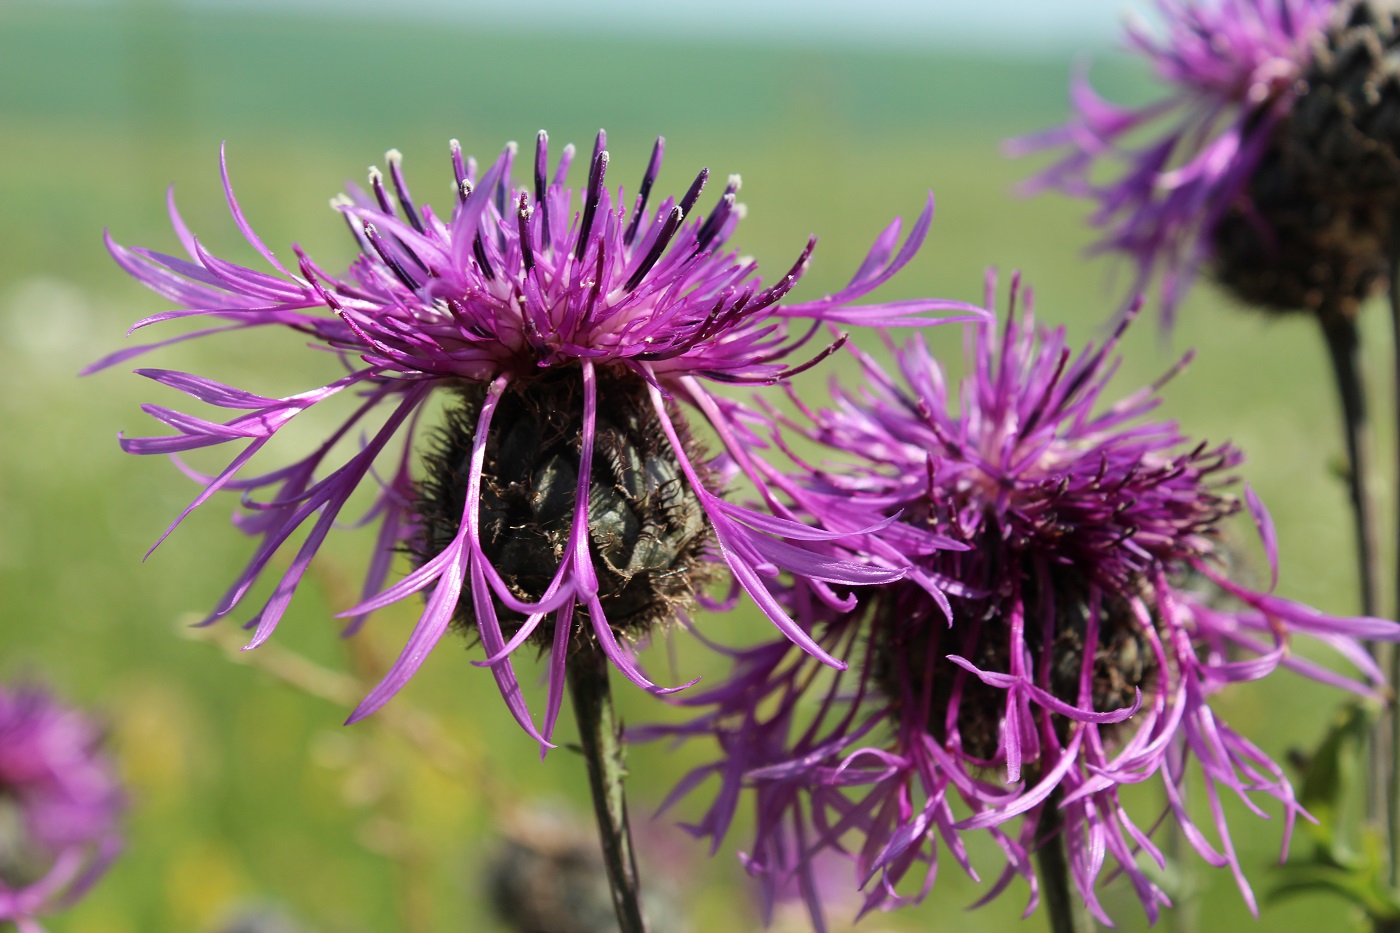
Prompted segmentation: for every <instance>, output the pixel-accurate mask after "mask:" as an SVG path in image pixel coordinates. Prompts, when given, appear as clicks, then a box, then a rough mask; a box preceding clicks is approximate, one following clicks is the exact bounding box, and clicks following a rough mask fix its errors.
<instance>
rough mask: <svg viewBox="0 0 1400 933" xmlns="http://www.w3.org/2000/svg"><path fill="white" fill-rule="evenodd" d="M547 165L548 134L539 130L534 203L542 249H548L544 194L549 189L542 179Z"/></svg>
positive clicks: (547, 209)
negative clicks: (538, 220)
mask: <svg viewBox="0 0 1400 933" xmlns="http://www.w3.org/2000/svg"><path fill="white" fill-rule="evenodd" d="M548 167H549V134H548V133H546V132H545V131H544V130H540V134H539V135H538V136H536V137H535V203H536V204H538V205H539V211H540V246H541V247H542V248H544V249H549V208H548V205H547V204H546V203H545V194H546V193H547V192H548V191H549V189H548V188H547V187H546V186H545V179H544V173H545V169H547V168H548ZM523 235H524V234H522V236H523Z"/></svg>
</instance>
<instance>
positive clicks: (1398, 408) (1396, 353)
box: [1376, 218, 1400, 931]
mask: <svg viewBox="0 0 1400 933" xmlns="http://www.w3.org/2000/svg"><path fill="white" fill-rule="evenodd" d="M1397 223H1400V218H1395V219H1393V220H1392V221H1391V224H1392V226H1394V225H1395V224H1397ZM1392 236H1393V235H1392ZM1393 239H1394V242H1393V243H1392V245H1391V265H1390V333H1391V340H1392V346H1391V349H1392V352H1391V365H1392V367H1393V378H1394V380H1395V382H1394V386H1395V400H1394V403H1393V404H1394V410H1393V412H1392V415H1393V416H1394V417H1395V419H1396V426H1397V428H1400V281H1397V278H1400V237H1393ZM1395 440H1396V443H1397V444H1400V433H1398V434H1397V435H1396V438H1395ZM1395 465H1396V471H1397V474H1396V481H1395V486H1394V488H1393V490H1392V492H1393V493H1394V494H1395V496H1396V497H1397V498H1400V449H1398V451H1397V456H1396V464H1395ZM1396 520H1397V527H1396V538H1395V547H1396V554H1395V559H1396V568H1395V573H1396V586H1397V588H1396V591H1395V592H1396V599H1397V600H1400V511H1398V512H1397V513H1396ZM1386 651H1387V652H1388V656H1389V662H1390V663H1389V665H1388V667H1389V670H1388V672H1387V673H1388V674H1389V676H1390V689H1391V690H1396V689H1397V686H1398V685H1400V679H1397V677H1400V647H1397V646H1396V645H1394V644H1391V645H1388V646H1386ZM1387 723H1388V724H1389V726H1390V729H1389V732H1388V733H1387V732H1386V729H1385V724H1387ZM1376 736H1377V739H1378V740H1379V739H1380V738H1381V737H1382V736H1384V737H1385V738H1388V739H1389V742H1390V746H1389V748H1387V749H1385V751H1386V752H1387V753H1388V754H1386V755H1385V756H1384V764H1385V765H1386V769H1385V771H1386V773H1385V784H1384V785H1382V786H1384V787H1385V789H1386V809H1385V818H1386V820H1385V841H1386V854H1387V856H1388V857H1389V860H1390V876H1389V877H1390V887H1391V890H1392V892H1393V891H1395V890H1396V889H1400V714H1398V713H1397V711H1396V709H1395V700H1394V699H1393V698H1392V700H1391V702H1390V708H1389V709H1388V710H1387V711H1386V714H1385V715H1383V716H1381V717H1380V718H1379V725H1378V726H1377V729H1376ZM1381 928H1382V927H1381V925H1380V924H1379V923H1378V924H1377V925H1376V929H1377V930H1378V931H1379V930H1381ZM1386 929H1387V930H1388V931H1394V930H1397V929H1400V923H1394V922H1392V923H1391V924H1390V925H1389V926H1388V927H1386Z"/></svg>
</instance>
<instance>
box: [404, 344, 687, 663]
mask: <svg viewBox="0 0 1400 933" xmlns="http://www.w3.org/2000/svg"><path fill="white" fill-rule="evenodd" d="M597 387H598V415H597V425H596V430H595V433H594V438H593V462H592V470H591V476H590V483H589V494H588V540H589V547H590V552H591V554H592V557H593V568H594V571H595V572H596V574H597V576H598V583H599V596H600V599H601V601H602V604H603V609H604V611H605V612H606V613H607V617H608V620H609V622H610V623H611V625H612V627H613V629H614V632H615V633H616V634H617V635H618V636H619V637H624V638H628V639H632V640H635V639H636V638H639V637H641V636H642V635H644V634H645V633H646V632H647V631H648V630H649V629H650V628H651V626H653V625H654V624H655V623H657V622H659V621H661V620H663V619H665V618H669V617H670V616H671V615H672V614H673V612H674V609H675V607H676V606H677V605H678V604H685V603H687V602H688V601H690V600H691V599H692V598H693V596H694V594H695V593H696V592H697V591H698V590H700V589H703V587H704V586H705V585H706V583H707V582H708V580H709V570H708V564H707V563H706V561H705V559H704V558H705V553H706V550H707V548H708V547H709V542H710V534H709V526H708V523H707V521H706V519H705V515H704V512H703V511H702V509H701V506H700V501H699V498H698V497H697V496H696V494H695V491H694V490H693V489H692V488H691V486H690V484H689V483H688V482H687V481H686V479H685V476H684V474H683V473H682V471H681V467H680V464H679V462H678V460H677V459H676V455H675V452H674V451H673V450H672V449H671V446H670V444H669V443H668V442H667V440H666V438H665V435H664V433H663V432H662V430H661V426H660V420H659V418H658V416H657V414H656V412H655V410H654V409H653V408H652V407H651V403H650V399H649V396H648V393H647V386H646V383H645V382H644V381H643V380H642V379H641V378H640V377H639V376H636V375H635V374H632V373H630V372H628V371H625V370H622V371H613V370H606V369H604V370H599V371H598V380H597ZM485 395H486V393H485V390H484V389H483V388H482V387H479V386H467V387H463V388H462V389H461V390H459V392H458V394H457V397H456V399H455V400H454V402H453V403H452V405H451V406H450V408H449V411H448V413H447V420H446V423H445V425H444V426H443V427H442V429H441V430H439V431H438V433H437V435H436V438H435V442H434V444H433V446H432V448H431V449H430V450H429V451H428V452H427V453H426V454H425V455H424V457H423V464H424V470H425V472H424V478H423V480H422V482H420V483H419V485H418V513H419V519H420V529H421V530H420V535H419V540H418V542H417V544H416V545H415V548H414V551H415V554H416V556H417V558H418V559H419V560H420V561H426V560H428V559H430V558H431V557H432V556H434V555H436V554H438V553H441V551H442V550H443V549H444V548H446V547H447V546H448V544H449V543H450V542H451V541H452V539H453V538H454V537H455V536H456V534H457V530H458V526H459V523H460V519H461V516H462V511H463V505H464V500H465V495H466V487H467V478H468V474H469V469H470V458H471V447H472V439H473V437H474V435H475V433H476V430H477V421H478V417H479V415H480V412H481V406H482V403H483V401H484V400H485ZM672 419H673V421H674V423H675V424H676V425H677V427H682V426H683V422H682V420H681V418H680V416H679V413H678V412H673V413H672ZM582 424H583V389H582V382H581V378H580V373H579V372H578V370H576V369H567V370H562V371H554V372H550V373H546V374H545V375H543V376H539V377H535V378H532V379H522V380H519V381H518V382H516V383H514V384H512V385H511V386H510V387H509V388H507V390H506V392H505V394H504V395H503V396H502V398H501V402H500V405H499V407H498V408H497V410H496V414H495V417H494V419H493V421H492V425H491V430H490V432H489V434H488V436H487V439H486V457H485V465H484V469H483V476H482V483H481V501H480V505H479V508H480V527H481V536H482V542H481V544H482V548H483V550H484V551H485V552H486V555H487V557H488V558H489V559H490V560H491V562H492V564H493V565H494V566H495V568H496V570H497V571H498V572H499V573H500V574H501V577H502V578H503V579H504V580H505V581H506V583H507V585H509V586H510V588H511V591H512V592H513V593H514V595H515V596H516V597H517V598H520V599H524V600H536V599H538V598H539V597H540V596H541V595H542V594H543V593H544V591H545V589H546V588H547V587H548V586H549V583H550V581H551V580H552V579H553V578H554V575H555V572H556V571H557V570H558V567H559V564H560V561H561V560H563V559H564V558H565V552H566V549H567V545H568V540H569V531H570V528H571V527H572V525H573V521H574V510H575V497H576V492H577V484H578V474H579V465H580V459H579V458H580V456H581V454H580V449H581V444H582V438H581V436H580V432H581V429H582ZM682 436H683V437H684V436H685V435H684V433H683V434H682ZM691 453H692V454H693V456H691V461H692V462H693V463H695V464H696V465H697V467H699V466H700V464H701V463H702V462H703V457H702V456H700V454H699V451H698V450H695V451H691ZM496 612H497V614H498V616H499V617H500V619H501V624H502V627H503V629H505V630H506V631H507V632H508V633H509V632H510V631H512V630H514V629H516V628H518V626H519V625H520V624H521V623H522V622H523V621H524V620H523V619H522V618H521V617H520V616H519V615H518V614H517V613H513V612H509V611H507V610H506V609H505V608H504V607H503V606H501V605H500V604H499V602H497V605H496ZM576 612H586V610H584V609H582V608H581V607H580V608H578V609H576ZM456 621H457V623H458V624H459V625H460V626H462V627H464V628H472V627H474V626H475V624H476V618H475V614H474V612H473V609H472V599H471V594H470V593H465V594H464V595H463V598H462V600H461V601H460V602H459V604H458V607H457V615H456ZM579 629H580V631H588V630H589V629H588V626H587V625H580V626H579ZM532 638H533V639H534V640H535V641H536V642H537V643H538V644H540V645H541V646H547V645H549V644H550V643H551V642H552V640H553V628H552V625H551V624H549V623H548V622H546V624H543V625H541V626H540V628H539V629H537V630H536V632H535V634H534V635H533V636H532Z"/></svg>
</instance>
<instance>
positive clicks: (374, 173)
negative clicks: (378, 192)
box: [369, 165, 384, 185]
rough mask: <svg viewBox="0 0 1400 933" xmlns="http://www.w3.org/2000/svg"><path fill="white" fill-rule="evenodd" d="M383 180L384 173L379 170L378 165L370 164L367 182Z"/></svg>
mask: <svg viewBox="0 0 1400 933" xmlns="http://www.w3.org/2000/svg"><path fill="white" fill-rule="evenodd" d="M383 181H384V173H383V172H381V171H380V170H379V166H377V165H371V166H370V167H369V183H370V184H371V185H372V184H375V183H376V182H383Z"/></svg>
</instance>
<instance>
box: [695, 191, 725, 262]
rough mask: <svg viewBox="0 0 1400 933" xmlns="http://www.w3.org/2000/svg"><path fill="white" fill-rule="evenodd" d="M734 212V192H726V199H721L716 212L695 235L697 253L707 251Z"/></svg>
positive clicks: (713, 212)
mask: <svg viewBox="0 0 1400 933" xmlns="http://www.w3.org/2000/svg"><path fill="white" fill-rule="evenodd" d="M733 210H734V192H733V191H725V193H724V197H722V198H720V199H719V203H718V204H716V205H715V209H714V211H712V212H711V213H710V216H709V217H706V218H705V222H704V223H703V224H701V225H700V230H699V232H697V233H696V234H695V252H697V253H703V252H704V251H705V249H706V247H708V246H709V245H710V241H711V240H713V239H714V238H715V234H717V233H719V231H720V228H721V227H723V226H724V222H725V221H726V220H728V219H729V214H730V212H731V211H733Z"/></svg>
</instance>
